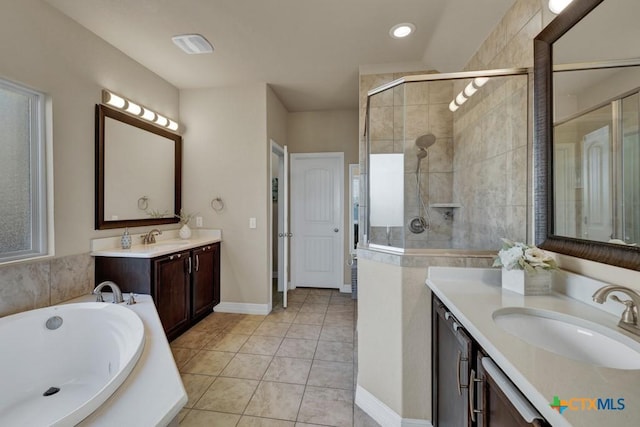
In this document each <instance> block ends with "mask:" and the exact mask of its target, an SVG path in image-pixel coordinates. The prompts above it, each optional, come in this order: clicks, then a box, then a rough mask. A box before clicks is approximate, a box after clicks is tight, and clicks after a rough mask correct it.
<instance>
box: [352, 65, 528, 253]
mask: <svg viewBox="0 0 640 427" xmlns="http://www.w3.org/2000/svg"><path fill="white" fill-rule="evenodd" d="M487 76H490V77H487ZM369 80H372V79H369ZM476 82H481V84H476ZM527 82H528V75H527V74H526V72H525V71H524V70H492V71H485V72H477V73H474V72H471V73H455V74H423V75H411V76H406V77H402V78H400V79H398V80H394V81H392V82H387V83H386V84H385V85H383V86H379V87H377V88H371V90H370V91H369V93H368V97H367V105H366V116H365V117H366V119H365V120H366V125H365V129H366V131H365V144H366V154H367V155H366V156H365V158H366V160H365V161H366V165H365V167H364V168H363V170H365V171H366V173H365V174H364V175H365V176H366V177H367V180H368V181H367V183H368V187H366V186H365V190H366V189H368V194H366V195H367V196H368V197H367V198H366V200H367V206H362V207H363V208H365V209H363V213H364V215H366V217H365V221H366V220H368V222H367V226H366V227H363V228H364V229H365V230H364V232H363V234H367V236H366V239H365V240H366V241H368V243H369V246H372V245H373V246H382V247H385V248H388V249H393V250H403V251H404V250H407V249H408V250H414V249H415V250H419V249H477V250H494V249H497V248H499V247H500V244H501V242H500V238H501V237H509V238H514V239H522V240H525V239H526V210H527V197H526V194H527V192H528V191H527V179H526V176H527V175H526V171H527V143H528V132H527V116H528V104H527V86H528V85H527ZM361 84H362V80H361ZM467 87H469V89H467ZM465 89H466V93H465ZM459 94H463V95H461V96H459ZM463 97H464V99H463ZM363 237H364V236H363Z"/></svg>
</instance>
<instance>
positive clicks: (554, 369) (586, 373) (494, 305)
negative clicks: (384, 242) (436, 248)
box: [427, 268, 640, 426]
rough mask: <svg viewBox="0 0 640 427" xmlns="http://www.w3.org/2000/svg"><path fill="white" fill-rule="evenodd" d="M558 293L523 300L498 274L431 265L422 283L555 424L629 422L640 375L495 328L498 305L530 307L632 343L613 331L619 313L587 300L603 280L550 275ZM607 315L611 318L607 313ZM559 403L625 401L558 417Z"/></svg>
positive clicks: (637, 413)
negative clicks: (558, 351) (592, 362)
mask: <svg viewBox="0 0 640 427" xmlns="http://www.w3.org/2000/svg"><path fill="white" fill-rule="evenodd" d="M553 280H554V290H555V291H556V293H554V294H551V295H544V296H523V295H519V294H516V293H514V292H511V291H507V290H503V289H502V288H501V287H500V270H498V269H468V268H430V269H429V278H428V280H427V285H428V286H429V288H430V289H431V290H432V292H433V293H435V294H436V295H437V296H438V298H440V299H441V300H442V302H443V303H444V304H445V305H446V306H447V307H448V308H449V310H450V311H451V312H452V313H453V315H454V316H455V317H456V318H457V319H458V321H459V322H460V323H461V324H462V325H463V326H464V328H465V329H467V331H469V333H470V334H471V335H472V336H473V337H474V338H475V339H476V340H477V341H478V342H479V344H480V345H481V346H482V347H483V348H484V350H485V351H486V352H487V353H488V354H489V356H491V358H492V359H493V360H494V362H496V364H497V365H498V366H499V367H500V368H501V369H502V370H503V371H504V372H505V373H506V374H507V376H508V377H509V378H510V379H511V381H512V382H513V383H514V384H515V385H516V386H517V387H518V388H519V389H520V391H521V392H522V393H523V394H524V395H525V396H526V397H527V398H528V399H529V400H530V401H531V403H532V404H533V405H534V406H535V407H536V409H537V410H538V411H539V412H540V413H541V414H542V415H543V416H544V417H545V418H546V419H547V420H548V421H549V422H550V423H551V424H552V425H554V426H570V425H580V426H602V425H616V426H623V425H635V424H637V420H638V418H639V417H640V389H638V384H639V383H640V370H621V369H611V368H603V367H596V366H592V365H590V364H587V363H582V362H577V361H573V360H570V359H567V358H565V357H562V356H559V355H556V354H555V353H551V352H548V351H545V350H542V349H540V348H537V347H534V346H532V345H529V344H527V343H526V342H524V341H522V340H520V339H518V338H516V337H514V336H513V335H511V334H509V333H507V332H505V331H503V330H502V329H501V328H499V327H497V325H496V324H495V322H494V321H493V318H492V313H493V312H494V311H495V310H497V309H500V308H503V307H514V306H515V307H528V308H538V309H543V310H550V311H556V312H561V313H566V314H569V315H572V316H575V317H579V318H582V319H586V320H588V321H591V322H594V323H597V324H599V325H603V326H605V327H608V328H610V329H612V330H615V331H616V332H620V333H622V334H624V335H627V336H629V337H631V338H633V339H635V340H636V341H638V339H637V337H634V336H633V335H631V334H628V333H626V332H625V331H623V330H622V329H620V328H618V327H617V323H618V320H619V318H620V313H621V311H622V309H621V308H620V307H618V308H617V309H616V308H615V304H614V303H613V302H607V303H605V304H604V305H603V306H600V305H599V304H596V303H594V302H592V301H591V295H592V294H593V292H594V291H595V290H596V289H598V288H599V287H601V286H604V285H605V283H603V282H599V281H596V280H593V279H589V278H586V277H581V276H578V275H575V274H572V273H568V272H563V271H559V272H556V273H554V279H553ZM612 312H614V313H616V314H615V315H614V314H611V313H612ZM554 396H558V397H559V398H560V399H567V400H568V399H571V398H574V397H585V398H614V401H615V400H617V399H618V398H624V402H625V409H624V410H618V411H604V410H600V411H575V410H569V411H565V412H563V414H562V415H560V414H559V413H558V412H557V411H555V410H553V409H552V408H551V407H550V406H549V402H551V401H552V400H553V398H554Z"/></svg>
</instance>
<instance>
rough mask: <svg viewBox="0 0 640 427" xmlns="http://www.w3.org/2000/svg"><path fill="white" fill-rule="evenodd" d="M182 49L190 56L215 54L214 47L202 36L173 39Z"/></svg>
mask: <svg viewBox="0 0 640 427" xmlns="http://www.w3.org/2000/svg"><path fill="white" fill-rule="evenodd" d="M171 40H173V42H174V43H175V44H176V46H178V47H179V48H180V49H182V50H183V51H185V52H186V53H188V54H189V55H194V54H199V53H211V52H213V46H211V43H209V42H208V41H207V39H205V38H204V37H202V36H201V35H200V34H182V35H179V36H173V37H171Z"/></svg>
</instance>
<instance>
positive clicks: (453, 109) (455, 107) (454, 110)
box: [449, 101, 460, 113]
mask: <svg viewBox="0 0 640 427" xmlns="http://www.w3.org/2000/svg"><path fill="white" fill-rule="evenodd" d="M458 108H460V107H458V106H457V105H456V101H451V103H450V104H449V110H451V112H452V113H455V112H456V110H457V109H458Z"/></svg>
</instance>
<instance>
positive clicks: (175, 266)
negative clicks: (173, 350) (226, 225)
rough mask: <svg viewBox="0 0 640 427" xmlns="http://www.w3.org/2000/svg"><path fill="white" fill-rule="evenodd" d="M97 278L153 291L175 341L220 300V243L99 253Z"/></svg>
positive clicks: (139, 290) (124, 288)
mask: <svg viewBox="0 0 640 427" xmlns="http://www.w3.org/2000/svg"><path fill="white" fill-rule="evenodd" d="M95 280H96V283H100V282H102V281H105V280H112V281H114V282H115V283H116V284H117V285H118V286H119V287H120V288H121V289H122V292H123V294H126V293H129V292H134V293H139V294H149V295H151V296H152V297H153V301H154V303H155V305H156V309H157V311H158V315H159V316H160V321H161V322H162V326H163V328H164V331H165V333H166V335H167V338H168V339H169V340H170V341H171V340H173V339H174V338H176V337H177V336H179V335H180V334H181V333H183V332H184V331H186V330H187V329H188V328H189V327H191V326H192V325H194V324H195V323H197V322H198V321H199V320H201V319H202V318H204V317H205V316H207V315H208V314H209V313H211V311H212V310H213V307H214V306H215V305H216V304H218V303H219V302H220V243H219V242H217V243H211V244H208V245H203V246H200V247H197V248H193V249H188V250H183V251H179V252H174V253H171V254H168V255H163V256H159V257H156V258H125V257H109V256H99V257H96V273H95ZM126 298H127V296H126V295H125V299H126Z"/></svg>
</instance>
